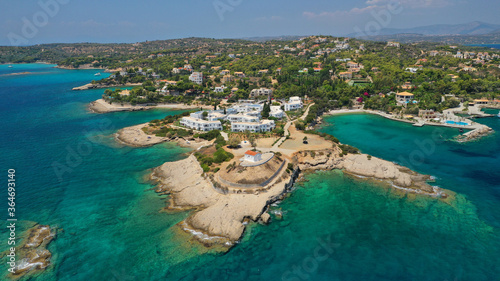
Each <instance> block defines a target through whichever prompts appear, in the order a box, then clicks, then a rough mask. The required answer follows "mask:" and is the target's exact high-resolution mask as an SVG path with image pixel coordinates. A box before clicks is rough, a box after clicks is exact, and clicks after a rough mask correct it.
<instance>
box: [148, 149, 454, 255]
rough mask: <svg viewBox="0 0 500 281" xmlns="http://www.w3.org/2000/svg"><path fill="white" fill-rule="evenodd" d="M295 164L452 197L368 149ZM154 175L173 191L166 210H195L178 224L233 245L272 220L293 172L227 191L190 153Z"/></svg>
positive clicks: (212, 241)
mask: <svg viewBox="0 0 500 281" xmlns="http://www.w3.org/2000/svg"><path fill="white" fill-rule="evenodd" d="M292 163H294V164H295V166H296V167H298V168H300V170H302V171H316V170H334V169H339V170H342V171H343V172H344V173H346V174H350V175H354V176H358V177H362V178H370V179H375V180H379V181H383V182H386V183H388V184H390V186H391V187H392V188H395V189H398V190H400V191H402V192H404V193H413V194H421V195H425V196H430V197H434V198H442V199H446V198H447V197H448V194H447V193H446V192H445V190H443V189H440V188H439V187H435V186H431V185H429V184H428V183H427V181H429V180H431V177H430V176H426V175H421V174H418V173H416V172H414V171H412V170H410V169H408V168H406V167H403V166H400V165H397V164H394V163H392V162H389V161H385V160H382V159H379V158H376V157H372V156H370V155H366V154H348V155H344V156H341V151H340V149H339V148H338V147H335V148H333V149H328V150H323V151H314V152H312V151H299V152H296V153H295V154H294V155H293V157H292ZM150 179H151V180H152V181H154V182H155V183H157V184H158V185H157V187H156V191H157V192H158V193H162V194H168V195H170V197H169V203H168V205H167V207H166V210H170V211H186V210H195V212H194V213H193V214H192V215H191V216H189V217H188V218H187V219H185V220H184V221H182V222H181V223H179V224H178V227H180V228H181V229H182V230H183V231H185V232H187V233H190V234H191V235H193V238H194V239H196V240H197V241H198V242H200V243H202V244H203V245H205V246H206V247H209V248H210V247H217V246H218V247H224V248H226V249H229V248H231V247H232V246H233V245H235V244H236V243H237V242H238V241H239V239H240V238H241V237H242V235H243V234H244V231H245V225H246V224H247V223H248V222H250V221H253V222H257V221H262V222H265V223H267V222H268V221H269V219H270V215H269V214H268V213H267V209H268V206H269V205H270V204H272V203H274V202H276V201H278V200H280V199H283V197H284V195H285V193H286V192H287V190H286V183H287V182H288V181H289V179H290V176H289V174H288V173H286V172H284V173H283V174H282V175H281V178H280V179H279V180H278V181H276V182H274V183H273V184H271V186H269V187H266V188H265V189H264V190H261V191H259V192H256V193H253V194H252V193H240V194H237V193H228V194H225V193H221V192H220V191H219V190H218V189H217V188H215V187H214V184H213V182H212V181H211V180H210V178H208V177H207V176H205V175H204V173H203V170H202V168H201V166H200V164H199V163H198V161H197V160H196V158H195V157H194V156H193V155H191V156H190V157H189V158H187V159H185V160H181V161H177V162H167V163H165V164H163V165H162V166H160V167H157V168H155V169H154V170H153V173H152V174H151V176H150Z"/></svg>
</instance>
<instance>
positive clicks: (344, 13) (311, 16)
mask: <svg viewBox="0 0 500 281" xmlns="http://www.w3.org/2000/svg"><path fill="white" fill-rule="evenodd" d="M380 8H381V7H380V6H377V5H371V6H366V7H364V8H352V9H351V10H349V11H334V12H321V13H319V14H317V13H313V12H304V13H303V15H304V16H305V17H307V18H309V19H323V18H336V17H342V16H351V15H361V14H364V13H367V12H370V11H373V10H376V9H380Z"/></svg>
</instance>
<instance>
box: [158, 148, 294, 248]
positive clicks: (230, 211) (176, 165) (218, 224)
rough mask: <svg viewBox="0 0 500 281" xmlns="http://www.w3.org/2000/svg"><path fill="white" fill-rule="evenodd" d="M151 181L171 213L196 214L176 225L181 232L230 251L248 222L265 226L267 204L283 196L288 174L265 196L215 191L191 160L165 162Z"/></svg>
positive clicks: (194, 160) (267, 219)
mask: <svg viewBox="0 0 500 281" xmlns="http://www.w3.org/2000/svg"><path fill="white" fill-rule="evenodd" d="M150 179H151V180H152V181H154V182H156V183H158V185H157V187H156V191H157V192H158V193H163V194H169V195H170V198H169V204H168V206H167V207H166V209H167V210H170V211H185V210H195V212H194V213H193V214H191V215H190V216H189V217H188V218H187V219H185V220H184V221H182V222H181V223H179V224H178V227H179V228H181V229H182V230H183V231H185V232H187V233H190V234H192V235H193V238H194V239H196V240H197V241H198V242H200V243H202V244H203V245H205V246H206V247H224V248H225V249H226V250H227V249H229V248H231V247H232V246H233V245H235V243H237V241H239V239H240V238H241V237H242V235H243V233H244V231H245V225H246V223H247V222H248V221H254V222H257V221H262V222H264V223H267V222H268V221H269V219H270V215H269V214H268V213H266V211H267V208H268V206H269V205H270V204H272V203H274V202H276V201H277V200H279V199H280V198H282V196H283V194H284V193H285V192H286V188H285V185H286V182H287V180H288V179H289V176H288V174H287V173H284V174H283V175H282V178H281V179H280V180H279V181H276V182H275V183H274V184H273V185H272V186H270V187H269V188H268V189H267V190H266V192H260V193H255V194H234V193H229V194H223V193H220V192H218V191H217V190H216V188H215V187H214V186H213V183H212V182H211V180H210V179H208V178H206V177H204V175H203V169H202V168H201V166H200V164H199V163H198V161H197V160H196V158H195V157H194V155H191V156H189V157H188V158H187V159H184V160H181V161H177V162H167V163H165V164H163V165H162V166H160V167H157V168H155V169H154V170H153V173H152V174H151V176H150Z"/></svg>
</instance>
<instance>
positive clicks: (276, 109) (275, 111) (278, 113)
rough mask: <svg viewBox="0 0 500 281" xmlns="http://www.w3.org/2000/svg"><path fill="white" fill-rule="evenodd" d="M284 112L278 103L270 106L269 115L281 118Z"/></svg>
mask: <svg viewBox="0 0 500 281" xmlns="http://www.w3.org/2000/svg"><path fill="white" fill-rule="evenodd" d="M284 114H285V113H284V112H283V110H281V106H278V105H272V106H271V112H269V116H271V117H274V118H278V119H281V118H283V115H284Z"/></svg>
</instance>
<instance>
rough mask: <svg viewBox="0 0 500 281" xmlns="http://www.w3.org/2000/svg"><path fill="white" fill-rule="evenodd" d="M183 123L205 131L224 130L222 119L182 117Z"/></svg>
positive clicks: (191, 127) (188, 126)
mask: <svg viewBox="0 0 500 281" xmlns="http://www.w3.org/2000/svg"><path fill="white" fill-rule="evenodd" d="M181 125H183V126H185V127H187V128H190V129H193V130H198V131H204V132H207V131H212V130H222V124H221V122H220V121H207V120H202V119H197V118H193V117H183V118H182V119H181Z"/></svg>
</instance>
